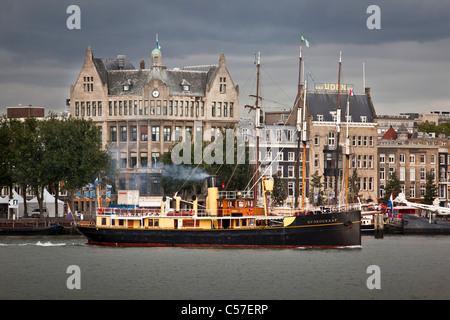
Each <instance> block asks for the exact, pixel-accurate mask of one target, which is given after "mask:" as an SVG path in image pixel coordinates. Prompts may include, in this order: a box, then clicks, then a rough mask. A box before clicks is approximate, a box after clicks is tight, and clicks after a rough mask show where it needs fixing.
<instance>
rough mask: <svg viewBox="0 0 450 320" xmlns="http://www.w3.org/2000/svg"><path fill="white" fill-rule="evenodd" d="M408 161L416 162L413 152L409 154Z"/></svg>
mask: <svg viewBox="0 0 450 320" xmlns="http://www.w3.org/2000/svg"><path fill="white" fill-rule="evenodd" d="M409 163H410V164H415V163H416V155H414V154H410V155H409Z"/></svg>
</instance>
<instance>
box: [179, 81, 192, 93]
mask: <svg viewBox="0 0 450 320" xmlns="http://www.w3.org/2000/svg"><path fill="white" fill-rule="evenodd" d="M181 87H182V89H183V91H190V90H191V84H190V83H189V82H187V81H186V79H183V81H181Z"/></svg>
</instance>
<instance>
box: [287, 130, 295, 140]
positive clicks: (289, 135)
mask: <svg viewBox="0 0 450 320" xmlns="http://www.w3.org/2000/svg"><path fill="white" fill-rule="evenodd" d="M286 137H287V141H289V142H294V130H286Z"/></svg>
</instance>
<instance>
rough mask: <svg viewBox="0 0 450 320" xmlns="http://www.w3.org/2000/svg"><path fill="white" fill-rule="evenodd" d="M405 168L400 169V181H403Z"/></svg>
mask: <svg viewBox="0 0 450 320" xmlns="http://www.w3.org/2000/svg"><path fill="white" fill-rule="evenodd" d="M405 175H406V168H405V167H400V181H405Z"/></svg>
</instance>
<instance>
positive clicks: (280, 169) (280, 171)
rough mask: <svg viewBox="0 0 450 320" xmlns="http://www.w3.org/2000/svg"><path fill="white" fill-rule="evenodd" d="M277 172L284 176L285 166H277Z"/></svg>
mask: <svg viewBox="0 0 450 320" xmlns="http://www.w3.org/2000/svg"><path fill="white" fill-rule="evenodd" d="M277 172H278V174H279V176H280V178H283V167H282V166H278V167H277Z"/></svg>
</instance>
